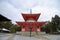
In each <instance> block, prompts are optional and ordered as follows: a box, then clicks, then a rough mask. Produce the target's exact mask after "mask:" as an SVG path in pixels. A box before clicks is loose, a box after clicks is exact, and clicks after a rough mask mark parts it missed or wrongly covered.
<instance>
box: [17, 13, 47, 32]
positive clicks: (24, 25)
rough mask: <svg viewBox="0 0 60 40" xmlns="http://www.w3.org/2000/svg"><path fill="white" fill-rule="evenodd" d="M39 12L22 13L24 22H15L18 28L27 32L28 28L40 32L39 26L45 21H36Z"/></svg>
mask: <svg viewBox="0 0 60 40" xmlns="http://www.w3.org/2000/svg"><path fill="white" fill-rule="evenodd" d="M40 15H41V14H40V13H38V14H24V13H22V16H23V18H24V20H25V22H16V23H17V24H18V25H19V26H20V28H21V31H22V32H29V31H30V30H31V31H32V32H34V31H37V32H41V29H40V28H41V27H42V26H43V25H45V23H46V22H37V20H38V18H39V16H40Z"/></svg>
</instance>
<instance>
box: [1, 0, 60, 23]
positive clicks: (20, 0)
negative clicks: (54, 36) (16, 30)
mask: <svg viewBox="0 0 60 40" xmlns="http://www.w3.org/2000/svg"><path fill="white" fill-rule="evenodd" d="M30 9H32V13H41V16H40V18H39V19H38V21H50V20H51V18H52V17H53V16H54V15H56V14H57V15H59V16H60V0H0V14H2V15H3V16H5V17H7V18H9V19H11V20H12V21H13V22H16V21H24V19H23V17H22V15H21V13H27V14H28V13H30Z"/></svg>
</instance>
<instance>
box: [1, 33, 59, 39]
mask: <svg viewBox="0 0 60 40" xmlns="http://www.w3.org/2000/svg"><path fill="white" fill-rule="evenodd" d="M0 40H60V35H35V36H34V37H25V36H21V35H16V34H4V33H3V34H0Z"/></svg>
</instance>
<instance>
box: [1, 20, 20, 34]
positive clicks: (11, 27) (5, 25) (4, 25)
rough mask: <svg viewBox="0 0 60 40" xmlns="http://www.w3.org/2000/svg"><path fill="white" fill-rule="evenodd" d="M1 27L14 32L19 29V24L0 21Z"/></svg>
mask: <svg viewBox="0 0 60 40" xmlns="http://www.w3.org/2000/svg"><path fill="white" fill-rule="evenodd" d="M2 28H5V29H8V30H10V32H11V33H14V32H16V31H18V30H19V29H20V28H19V26H17V25H14V24H12V22H10V21H2V22H0V29H2Z"/></svg>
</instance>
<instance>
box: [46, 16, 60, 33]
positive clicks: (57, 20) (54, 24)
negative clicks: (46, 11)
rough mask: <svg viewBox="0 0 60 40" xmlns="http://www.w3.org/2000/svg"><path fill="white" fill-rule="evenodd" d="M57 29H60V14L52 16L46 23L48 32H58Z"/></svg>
mask: <svg viewBox="0 0 60 40" xmlns="http://www.w3.org/2000/svg"><path fill="white" fill-rule="evenodd" d="M57 29H59V30H60V17H59V16H58V15H55V17H54V18H52V21H51V22H49V23H48V24H47V25H46V32H47V33H53V32H58V30H57Z"/></svg>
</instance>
